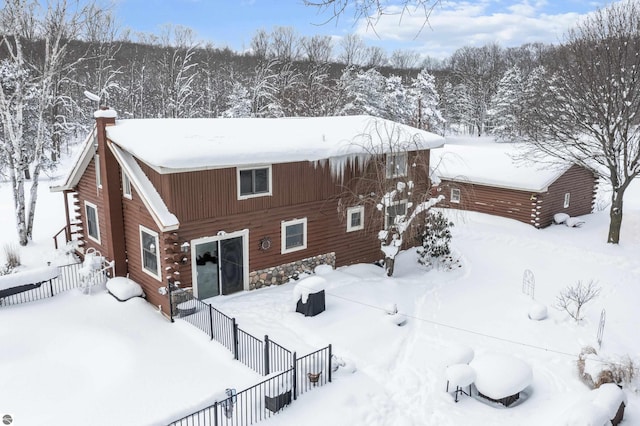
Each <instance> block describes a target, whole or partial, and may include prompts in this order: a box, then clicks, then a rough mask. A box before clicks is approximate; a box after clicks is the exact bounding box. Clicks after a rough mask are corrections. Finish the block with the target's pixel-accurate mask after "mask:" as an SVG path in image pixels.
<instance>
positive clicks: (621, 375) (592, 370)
mask: <svg viewBox="0 0 640 426" xmlns="http://www.w3.org/2000/svg"><path fill="white" fill-rule="evenodd" d="M577 366H578V374H579V376H580V380H582V381H583V382H584V384H586V385H587V386H588V387H590V388H591V389H597V388H599V387H600V386H602V385H603V384H605V383H615V384H617V385H625V386H627V387H633V388H635V387H636V385H637V383H635V379H636V378H637V377H638V367H637V362H635V361H634V360H633V359H632V358H631V357H630V356H629V355H623V356H605V355H602V354H601V355H598V352H597V351H596V350H595V349H594V348H593V347H591V346H585V347H584V348H582V350H581V351H580V355H578V361H577Z"/></svg>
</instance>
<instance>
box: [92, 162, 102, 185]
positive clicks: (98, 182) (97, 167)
mask: <svg viewBox="0 0 640 426" xmlns="http://www.w3.org/2000/svg"><path fill="white" fill-rule="evenodd" d="M93 164H94V167H95V170H96V186H97V187H98V188H102V173H101V171H100V154H96V155H94V156H93Z"/></svg>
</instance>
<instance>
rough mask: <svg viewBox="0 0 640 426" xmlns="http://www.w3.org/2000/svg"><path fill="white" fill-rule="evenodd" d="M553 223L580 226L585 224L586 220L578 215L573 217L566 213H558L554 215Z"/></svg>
mask: <svg viewBox="0 0 640 426" xmlns="http://www.w3.org/2000/svg"><path fill="white" fill-rule="evenodd" d="M553 223H555V224H556V225H561V224H563V223H564V224H565V225H567V226H568V227H569V228H579V227H581V226H582V225H584V220H581V219H578V218H577V217H571V216H569V215H568V214H566V213H556V214H554V215H553Z"/></svg>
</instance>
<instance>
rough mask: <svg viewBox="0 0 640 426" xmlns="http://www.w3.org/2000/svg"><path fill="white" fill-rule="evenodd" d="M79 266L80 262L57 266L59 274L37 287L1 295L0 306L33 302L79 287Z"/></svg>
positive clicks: (80, 265)
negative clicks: (9, 294) (4, 295)
mask: <svg viewBox="0 0 640 426" xmlns="http://www.w3.org/2000/svg"><path fill="white" fill-rule="evenodd" d="M81 267H82V264H80V263H71V264H69V265H63V266H58V267H57V268H58V270H59V271H60V274H59V275H58V276H57V277H56V278H53V279H52V280H50V281H48V282H45V283H42V284H41V285H40V286H39V287H37V288H34V289H31V290H27V291H24V292H22V293H17V294H13V295H11V296H6V297H3V298H1V299H0V306H9V305H17V304H20V303H27V302H33V301H36V300H40V299H45V298H47V297H53V296H55V295H56V294H58V293H62V292H63V291H67V290H71V289H73V288H78V287H81V283H80V281H79V279H78V272H79V271H80V268H81Z"/></svg>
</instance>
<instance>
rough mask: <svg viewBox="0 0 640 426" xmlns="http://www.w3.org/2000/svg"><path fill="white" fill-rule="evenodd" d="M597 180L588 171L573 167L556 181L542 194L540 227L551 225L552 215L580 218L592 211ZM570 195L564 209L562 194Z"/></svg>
mask: <svg viewBox="0 0 640 426" xmlns="http://www.w3.org/2000/svg"><path fill="white" fill-rule="evenodd" d="M596 183H597V178H596V176H595V175H594V174H593V173H592V172H590V171H589V170H587V169H585V168H582V167H580V166H576V165H573V166H572V167H571V168H570V169H569V170H567V171H566V172H565V173H564V174H563V175H562V176H560V178H558V180H556V181H555V182H554V183H553V184H551V185H550V186H549V192H548V193H545V194H544V197H543V199H542V203H541V208H540V211H539V223H540V227H545V226H549V225H551V223H553V215H554V214H556V213H566V214H568V215H569V216H582V215H585V214H589V213H591V212H592V211H593V203H594V200H595V190H596ZM566 193H569V194H571V195H570V197H569V207H567V208H565V207H564V194H566Z"/></svg>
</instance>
